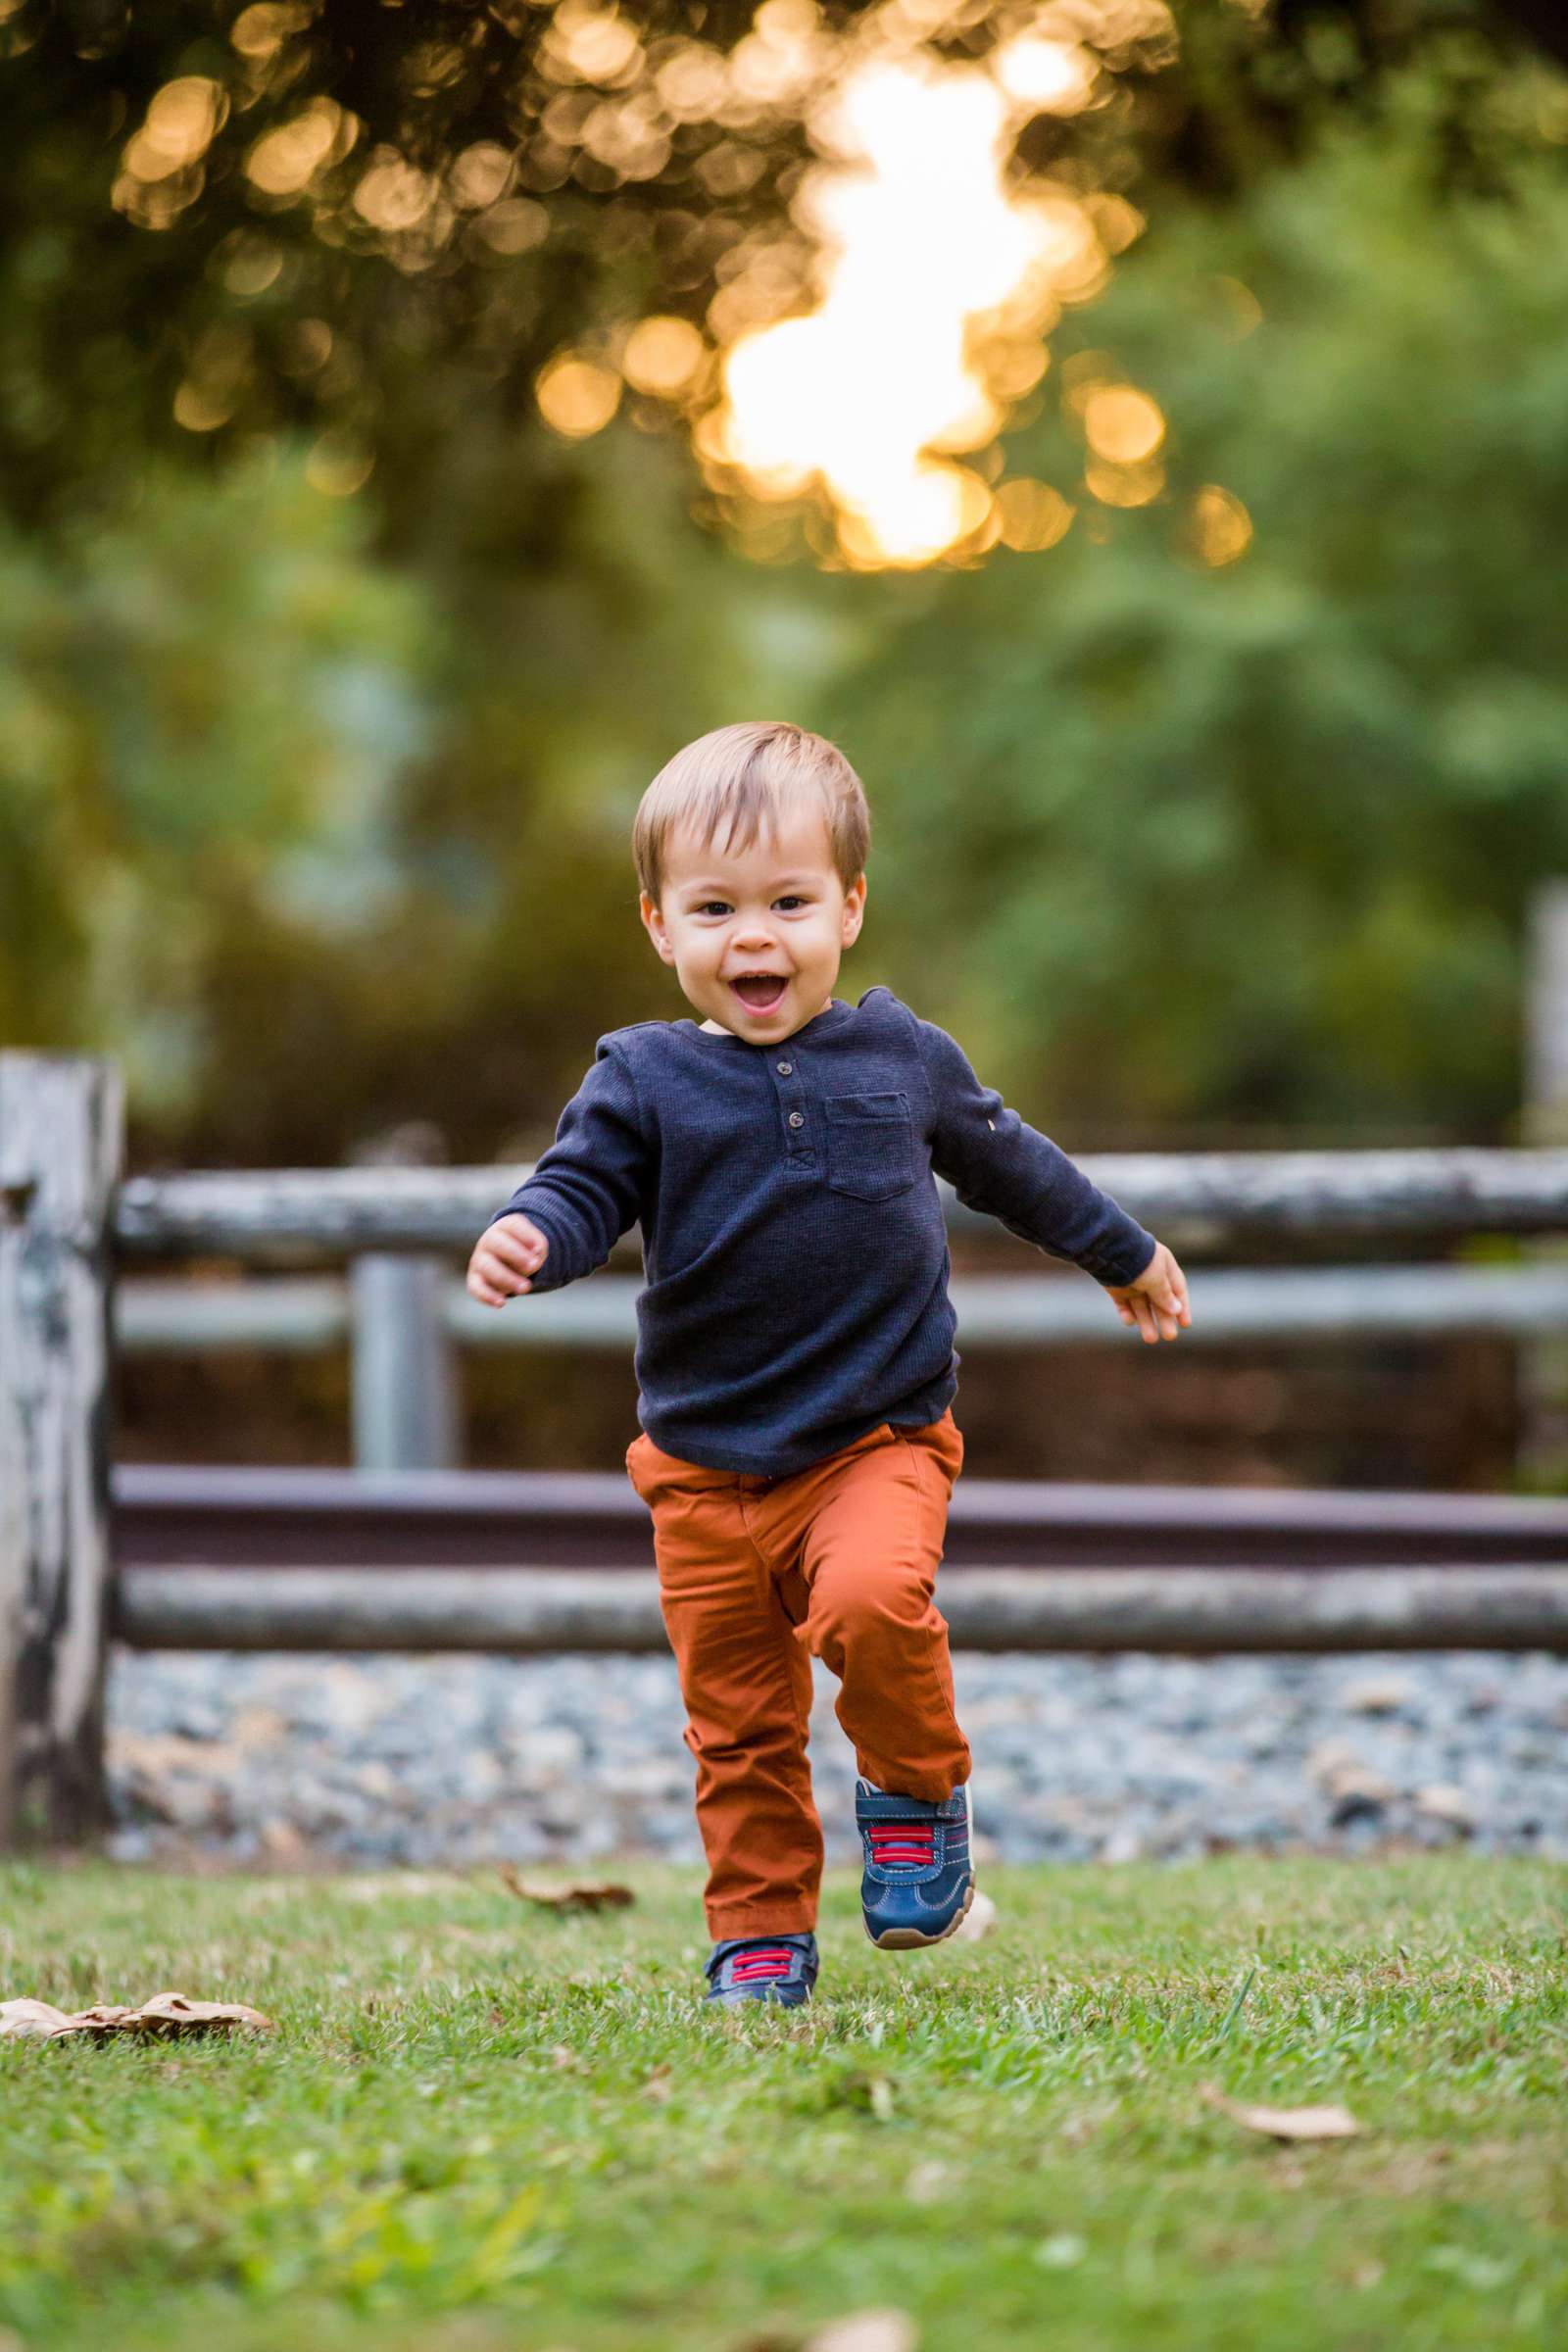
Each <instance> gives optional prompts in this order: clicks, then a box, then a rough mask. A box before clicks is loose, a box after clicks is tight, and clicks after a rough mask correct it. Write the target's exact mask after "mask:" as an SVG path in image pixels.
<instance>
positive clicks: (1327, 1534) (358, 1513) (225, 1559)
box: [112, 1462, 1568, 1581]
mask: <svg viewBox="0 0 1568 2352" xmlns="http://www.w3.org/2000/svg"><path fill="white" fill-rule="evenodd" d="M112 1494H113V1500H114V1512H115V1531H116V1554H117V1557H118V1558H119V1560H120V1562H121V1564H122V1566H123V1567H149V1568H180V1567H188V1568H211V1569H214V1570H216V1571H217V1572H219V1573H220V1574H228V1573H230V1572H231V1571H236V1570H244V1571H246V1573H247V1574H248V1573H249V1571H250V1570H251V1569H252V1568H256V1567H273V1568H280V1569H289V1570H293V1569H301V1568H317V1567H320V1568H331V1567H341V1566H344V1565H345V1564H347V1563H349V1562H353V1563H355V1564H356V1565H357V1566H361V1567H365V1568H377V1569H394V1570H397V1571H399V1572H401V1571H402V1570H404V1569H406V1568H436V1567H442V1566H444V1567H448V1568H451V1569H454V1570H460V1569H461V1570H473V1569H486V1570H489V1569H494V1570H501V1569H505V1568H549V1569H590V1568H593V1569H610V1568H613V1569H635V1568H644V1567H646V1566H647V1565H648V1564H649V1561H650V1559H651V1557H652V1547H651V1536H650V1527H649V1519H648V1512H647V1508H646V1506H645V1505H644V1504H643V1502H642V1501H641V1499H640V1498H639V1496H638V1495H636V1493H635V1492H634V1491H633V1489H632V1486H631V1484H630V1482H629V1480H628V1479H627V1478H626V1477H625V1476H624V1475H623V1474H622V1473H618V1472H613V1471H598V1470H581V1471H548V1470H541V1471H531V1470H464V1471H416V1470H408V1471H393V1472H387V1473H384V1474H368V1473H366V1472H364V1471H354V1470H331V1469H325V1470H252V1469H208V1468H194V1467H193V1468H183V1467H177V1466H167V1465H161V1464H152V1463H147V1464H140V1463H128V1462H127V1463H121V1464H120V1465H119V1466H118V1467H117V1468H116V1470H115V1472H114V1477H113V1486H112ZM943 1556H944V1563H945V1564H944V1568H943V1574H944V1575H946V1574H947V1573H948V1572H949V1570H951V1569H968V1568H992V1567H1006V1568H1020V1569H1028V1570H1033V1571H1038V1570H1043V1569H1053V1570H1055V1569H1062V1568H1085V1567H1096V1568H1100V1567H1107V1568H1108V1567H1124V1568H1135V1567H1149V1568H1155V1569H1159V1570H1164V1569H1168V1568H1177V1567H1194V1568H1264V1567H1289V1568H1297V1569H1316V1568H1330V1567H1339V1566H1349V1565H1355V1566H1367V1565H1370V1564H1373V1563H1377V1562H1383V1563H1387V1564H1390V1565H1400V1564H1404V1565H1416V1564H1422V1563H1427V1564H1434V1563H1439V1562H1444V1561H1446V1562H1452V1563H1455V1564H1466V1565H1470V1566H1483V1565H1486V1564H1487V1563H1489V1562H1493V1561H1503V1562H1524V1561H1537V1562H1542V1563H1553V1562H1555V1563H1556V1564H1558V1565H1559V1566H1568V1497H1565V1498H1563V1499H1562V1500H1558V1499H1556V1498H1555V1497H1549V1496H1536V1495H1424V1494H1403V1493H1396V1492H1386V1491H1385V1492H1372V1493H1363V1494H1356V1493H1349V1494H1347V1493H1344V1492H1341V1491H1339V1490H1321V1489H1311V1488H1307V1489H1302V1488H1295V1487H1290V1488H1275V1487H1259V1488H1250V1487H1178V1486H1142V1487H1109V1486H1096V1485H1088V1484H1081V1485H1080V1484H1068V1483H1061V1484H1058V1483H1056V1482H1055V1481H1049V1482H1047V1481H1036V1480H1023V1479H983V1478H971V1477H969V1476H967V1475H965V1476H964V1477H963V1478H962V1479H960V1480H959V1482H958V1484H957V1486H956V1489H955V1491H954V1495H953V1501H952V1505H951V1507H950V1509H949V1513H948V1534H947V1543H946V1546H945V1550H944V1555H943ZM236 1581H238V1580H237V1579H236Z"/></svg>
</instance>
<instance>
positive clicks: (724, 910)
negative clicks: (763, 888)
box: [692, 890, 806, 914]
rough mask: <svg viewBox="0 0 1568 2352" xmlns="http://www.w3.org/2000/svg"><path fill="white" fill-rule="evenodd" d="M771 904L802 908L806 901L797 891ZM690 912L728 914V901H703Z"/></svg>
mask: <svg viewBox="0 0 1568 2352" xmlns="http://www.w3.org/2000/svg"><path fill="white" fill-rule="evenodd" d="M773 904H774V906H775V907H804V906H805V905H806V901H805V899H804V898H803V897H802V896H801V894H800V892H799V891H793V890H791V891H786V892H785V893H784V895H783V896H782V897H781V898H777V899H775V900H774V901H773ZM692 911H693V913H694V914H728V912H729V901H728V900H727V899H705V900H704V901H703V903H702V905H701V906H700V907H694V908H693V909H692Z"/></svg>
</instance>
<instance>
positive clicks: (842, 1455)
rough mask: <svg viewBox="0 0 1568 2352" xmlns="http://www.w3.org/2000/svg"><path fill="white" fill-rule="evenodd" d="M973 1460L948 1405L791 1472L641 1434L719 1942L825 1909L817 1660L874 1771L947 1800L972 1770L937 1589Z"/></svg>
mask: <svg viewBox="0 0 1568 2352" xmlns="http://www.w3.org/2000/svg"><path fill="white" fill-rule="evenodd" d="M962 1464H963V1438H962V1436H961V1434H960V1433H959V1430H958V1427H957V1424H956V1421H955V1420H954V1418H953V1412H952V1408H951V1406H950V1408H949V1409H948V1411H946V1412H945V1413H944V1414H943V1416H942V1418H941V1420H940V1421H932V1422H930V1423H928V1424H927V1425H926V1427H924V1428H923V1429H895V1428H894V1427H893V1426H892V1425H891V1424H890V1423H889V1422H886V1421H884V1422H881V1423H880V1424H879V1425H878V1426H877V1427H876V1428H875V1429H872V1430H867V1432H866V1433H865V1435H864V1436H863V1437H860V1438H857V1439H856V1441H855V1443H854V1445H853V1446H843V1447H842V1448H841V1449H840V1450H839V1451H838V1452H837V1453H830V1454H828V1455H826V1456H825V1457H824V1459H823V1460H821V1461H819V1462H812V1463H811V1464H810V1465H809V1468H807V1469H805V1470H796V1471H793V1472H791V1473H790V1474H789V1475H788V1476H787V1477H783V1478H762V1477H757V1476H753V1475H750V1474H745V1473H737V1472H735V1471H732V1470H710V1469H706V1468H704V1467H703V1466H702V1465H701V1464H699V1463H697V1462H687V1461H682V1460H680V1459H679V1457H678V1456H677V1455H675V1454H672V1453H665V1452H663V1451H662V1448H661V1447H659V1446H656V1445H655V1444H654V1442H653V1440H652V1439H651V1438H650V1437H649V1436H648V1435H647V1434H646V1432H645V1433H644V1434H643V1435H642V1436H640V1437H638V1438H636V1439H634V1440H633V1442H632V1444H631V1445H630V1446H628V1447H627V1449H626V1471H627V1475H628V1476H629V1478H630V1479H631V1483H632V1485H633V1486H634V1487H635V1488H636V1490H637V1492H638V1494H639V1495H641V1496H642V1498H643V1500H644V1502H646V1503H647V1505H648V1507H649V1509H650V1511H651V1512H652V1513H653V1520H654V1556H655V1558H656V1560H657V1561H658V1564H659V1593H660V1605H661V1607H662V1611H663V1617H664V1624H665V1626H666V1628H667V1629H668V1633H669V1639H670V1643H671V1646H672V1647H673V1649H674V1652H675V1663H676V1667H677V1670H678V1672H679V1675H680V1687H681V1695H682V1697H683V1698H684V1699H685V1702H686V1713H687V1718H688V1721H687V1727H686V1732H685V1735H684V1737H685V1740H686V1745H687V1746H688V1747H689V1748H690V1749H691V1752H692V1754H693V1755H694V1756H695V1757H696V1759H697V1823H698V1827H699V1829H700V1830H701V1832H702V1838H703V1846H704V1850H705V1851H706V1853H707V1856H708V1886H707V1889H706V1895H705V1908H706V1910H707V1913H708V1927H709V1933H710V1935H711V1936H712V1937H713V1939H714V1941H715V1942H716V1941H717V1940H718V1939H719V1938H720V1937H722V1936H751V1935H760V1936H784V1935H789V1934H792V1933H795V1934H799V1933H804V1932H805V1931H806V1930H807V1929H809V1928H813V1927H814V1926H815V1925H816V1897H817V1887H818V1884H819V1882H820V1879H821V1875H822V1825H821V1822H820V1821H819V1819H818V1818H817V1812H816V1807H815V1805H814V1804H813V1803H812V1801H811V1775H810V1768H809V1765H808V1763H807V1760H806V1743H807V1733H808V1727H809V1717H810V1711H811V1658H812V1657H819V1658H825V1659H826V1660H827V1663H828V1665H829V1666H830V1667H831V1668H832V1670H833V1672H834V1673H835V1674H836V1675H837V1676H838V1678H839V1681H840V1683H841V1684H842V1686H843V1688H842V1689H841V1691H840V1692H839V1696H838V1701H837V1705H836V1708H835V1712H836V1714H837V1716H838V1719H839V1722H840V1723H841V1724H842V1725H843V1727H844V1730H845V1732H846V1733H847V1734H848V1736H849V1738H850V1740H851V1741H852V1743H853V1745H854V1748H855V1757H856V1763H857V1766H858V1770H859V1771H860V1772H861V1773H862V1774H863V1775H864V1777H865V1778H866V1779H867V1780H872V1781H875V1782H877V1783H878V1784H879V1785H880V1786H881V1787H882V1788H884V1789H898V1790H899V1791H900V1792H901V1793H902V1794H904V1795H907V1796H920V1797H925V1798H927V1799H929V1800H930V1801H932V1802H934V1803H940V1802H941V1800H942V1799H943V1798H944V1797H947V1796H950V1795H951V1794H952V1793H953V1790H954V1789H956V1788H958V1787H960V1786H961V1785H962V1784H963V1783H964V1782H965V1781H967V1779H968V1778H969V1749H968V1746H967V1744H966V1742H965V1740H964V1737H963V1734H962V1733H961V1732H960V1731H959V1729H958V1724H957V1719H956V1716H955V1714H954V1711H953V1668H952V1665H951V1663H950V1661H949V1657H948V1627H947V1620H946V1619H945V1618H944V1617H943V1615H942V1614H941V1611H940V1610H939V1609H938V1608H937V1606H936V1603H935V1601H934V1599H933V1598H932V1588H933V1586H934V1585H935V1582H936V1574H937V1568H938V1565H939V1563H940V1561H941V1558H942V1543H943V1537H944V1535H945V1533H946V1529H947V1518H948V1500H949V1497H950V1496H951V1495H952V1493H953V1486H954V1481H955V1480H956V1477H957V1475H958V1472H959V1470H960V1469H961V1467H962Z"/></svg>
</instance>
